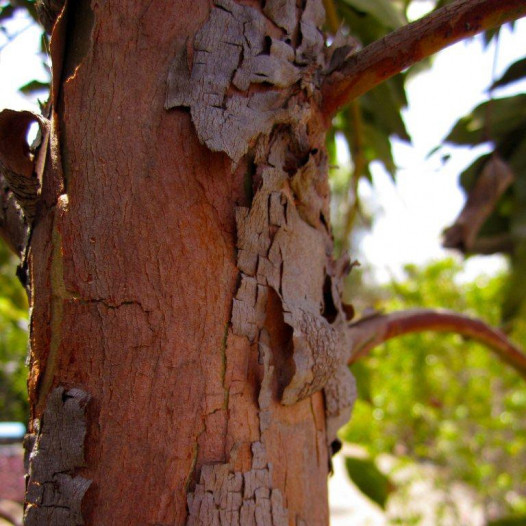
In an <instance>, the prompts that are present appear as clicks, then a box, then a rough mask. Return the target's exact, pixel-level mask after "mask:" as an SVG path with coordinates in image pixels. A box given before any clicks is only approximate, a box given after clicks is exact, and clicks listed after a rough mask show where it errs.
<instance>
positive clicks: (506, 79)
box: [491, 57, 526, 88]
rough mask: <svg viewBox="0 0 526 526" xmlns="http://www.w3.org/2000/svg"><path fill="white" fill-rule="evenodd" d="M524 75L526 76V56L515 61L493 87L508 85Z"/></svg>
mask: <svg viewBox="0 0 526 526" xmlns="http://www.w3.org/2000/svg"><path fill="white" fill-rule="evenodd" d="M524 77H526V57H525V58H522V59H521V60H517V62H514V63H513V64H512V65H511V66H510V67H509V68H508V69H507V70H506V72H505V73H504V75H502V77H500V79H498V80H496V81H495V82H494V83H493V84H492V86H491V87H492V88H499V87H501V86H506V85H508V84H511V83H513V82H516V81H517V80H520V79H522V78H524Z"/></svg>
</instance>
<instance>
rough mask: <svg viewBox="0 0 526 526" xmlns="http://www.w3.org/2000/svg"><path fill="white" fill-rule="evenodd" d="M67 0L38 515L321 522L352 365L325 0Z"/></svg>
mask: <svg viewBox="0 0 526 526" xmlns="http://www.w3.org/2000/svg"><path fill="white" fill-rule="evenodd" d="M70 4H71V5H68V6H67V7H66V9H65V11H64V12H63V13H62V15H61V17H60V18H59V20H58V22H57V24H56V25H55V28H54V33H53V39H52V40H53V42H52V55H53V61H54V62H53V93H52V100H53V110H52V115H51V125H50V135H49V141H48V142H49V146H47V149H46V146H45V143H44V144H43V146H42V147H41V152H40V156H43V155H46V163H45V170H44V176H43V181H42V192H41V201H40V210H39V212H38V215H37V219H36V220H35V223H34V225H35V226H34V228H33V231H32V237H31V244H30V251H29V267H30V280H31V287H32V318H31V355H30V360H31V374H30V382H29V388H30V400H31V407H32V416H31V432H32V433H31V435H30V436H28V439H27V444H26V447H27V449H28V451H29V452H30V455H29V458H28V469H29V475H30V478H29V485H28V493H27V506H26V518H25V521H26V524H38V525H44V524H57V525H58V524H82V521H84V523H85V524H90V525H110V524H127V525H145V524H151V525H154V524H156V525H168V524H170V525H173V524H185V523H187V524H206V525H208V524H242V525H246V524H256V523H257V524H268V525H282V524H309V525H321V524H326V523H327V522H328V509H327V489H326V478H327V473H328V465H329V453H328V444H329V443H330V442H331V441H332V440H333V439H334V436H335V434H334V433H335V429H336V428H337V426H338V424H339V422H341V421H344V420H346V419H347V418H348V416H349V407H350V405H351V403H352V397H353V392H352V389H353V384H352V379H350V378H349V377H348V373H347V372H346V371H347V369H346V368H345V367H344V366H343V364H344V363H345V361H346V359H347V357H346V356H345V353H344V352H343V349H346V348H348V346H347V345H343V343H344V342H343V341H342V338H343V336H342V335H343V331H342V330H341V329H342V327H343V324H344V322H345V315H344V308H343V306H342V305H341V304H340V300H339V290H340V279H341V276H342V275H343V274H344V273H346V272H348V270H349V268H350V265H349V264H348V260H346V259H344V260H342V261H339V262H335V261H333V260H332V256H331V254H332V241H331V236H330V230H329V226H328V222H329V210H328V197H329V195H328V185H327V158H326V154H325V150H324V131H325V129H324V126H325V125H324V123H323V121H322V118H321V116H320V114H319V112H318V110H317V101H318V96H319V88H320V83H319V76H320V71H321V70H322V69H323V68H324V67H326V61H327V60H329V58H328V57H327V56H326V55H327V52H326V51H325V50H324V46H323V38H322V35H321V32H320V29H319V27H320V25H321V23H322V18H323V11H322V9H321V6H320V4H319V3H318V2H317V0H308V1H307V2H306V4H305V8H304V9H300V8H296V7H295V3H292V4H289V3H287V4H283V5H282V4H281V3H280V2H277V1H275V2H272V1H267V2H266V7H265V13H262V12H261V9H260V8H259V7H258V5H257V4H258V3H257V2H247V3H246V5H240V4H236V3H234V2H232V1H231V0H220V1H217V2H216V5H215V6H214V7H212V8H210V6H209V2H207V1H201V0H197V1H196V0H193V1H192V2H188V1H186V0H185V1H180V2H162V3H160V2H153V3H152V2H151V0H149V1H136V2H127V1H122V0H115V1H112V2H104V1H100V2H99V1H93V2H92V4H91V7H90V5H89V2H87V1H86V0H83V1H78V2H75V3H73V2H71V3H70ZM248 4H250V5H248ZM284 6H285V7H284ZM42 152H44V153H42ZM338 400H339V401H338Z"/></svg>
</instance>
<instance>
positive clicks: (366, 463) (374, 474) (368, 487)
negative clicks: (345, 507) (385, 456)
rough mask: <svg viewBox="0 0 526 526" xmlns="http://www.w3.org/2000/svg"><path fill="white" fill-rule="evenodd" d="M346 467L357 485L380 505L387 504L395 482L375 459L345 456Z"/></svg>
mask: <svg viewBox="0 0 526 526" xmlns="http://www.w3.org/2000/svg"><path fill="white" fill-rule="evenodd" d="M345 468H346V469H347V474H348V475H349V477H350V479H351V480H352V481H353V483H354V484H355V485H356V487H357V488H358V489H359V490H360V491H361V492H362V493H363V494H364V495H365V496H366V497H368V498H369V499H371V500H372V501H373V502H376V504H378V506H380V507H381V508H382V509H385V504H386V502H387V498H388V497H389V493H391V491H392V488H393V484H392V483H391V481H390V480H389V478H388V477H387V476H386V475H384V474H383V473H382V472H381V471H380V470H379V469H378V468H377V467H376V463H375V462H374V460H371V459H363V458H358V457H345Z"/></svg>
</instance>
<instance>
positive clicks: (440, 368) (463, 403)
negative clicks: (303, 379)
mask: <svg viewBox="0 0 526 526" xmlns="http://www.w3.org/2000/svg"><path fill="white" fill-rule="evenodd" d="M405 271H406V275H407V279H406V280H405V281H403V282H401V283H393V284H391V285H390V286H389V287H388V289H387V292H388V293H389V296H390V298H391V299H390V300H388V301H386V303H385V308H386V310H388V311H395V310H399V309H406V308H412V307H415V306H422V305H427V306H431V305H442V306H447V307H448V308H450V309H453V310H457V311H461V312H464V313H468V314H471V315H473V316H478V317H481V318H483V319H485V320H486V321H488V322H490V323H492V324H497V323H498V321H499V319H500V315H501V312H500V310H501V308H500V305H501V303H502V301H501V300H502V297H503V294H504V288H505V283H506V275H501V276H498V277H495V278H478V279H477V280H475V281H474V282H473V283H461V282H460V280H459V275H460V271H461V267H460V266H459V265H458V264H457V263H454V262H453V261H452V260H445V261H440V262H436V263H432V264H430V265H429V266H427V267H425V268H423V269H418V268H417V267H415V266H408V267H407V268H406V270H405ZM514 336H515V338H516V339H517V341H524V338H525V337H526V325H522V326H521V325H520V324H519V325H517V327H516V333H515V335H514ZM357 366H358V367H359V371H355V372H356V373H357V377H358V378H359V379H360V378H361V381H360V382H359V385H358V387H359V400H358V401H357V404H356V407H355V410H354V414H353V418H352V420H351V422H350V423H349V424H348V425H347V427H346V428H345V429H344V430H343V432H342V435H341V436H342V438H343V439H344V440H345V441H347V442H352V443H357V444H360V445H362V446H363V447H364V448H365V449H366V450H367V452H368V453H369V454H370V455H371V457H372V458H375V457H376V456H377V455H379V454H380V453H389V454H392V455H397V456H399V457H401V458H406V459H412V460H413V461H414V462H430V463H432V464H433V465H435V466H438V467H440V468H442V471H441V472H442V473H445V480H446V482H448V483H452V482H453V481H462V482H464V483H467V484H469V485H470V486H471V487H473V488H474V489H476V491H477V493H478V495H479V496H480V499H481V501H482V502H483V504H484V506H485V507H486V509H492V510H495V509H497V510H498V512H499V514H502V513H504V512H505V511H509V512H512V513H519V512H522V513H524V511H525V510H526V493H525V492H524V488H526V473H525V472H524V465H526V384H525V383H524V381H523V380H522V379H521V378H520V377H519V376H518V375H517V374H515V373H514V372H513V371H512V370H510V369H509V368H508V367H507V366H506V365H504V364H502V363H500V362H499V361H497V360H496V358H495V357H494V355H493V354H492V353H490V352H488V351H487V350H486V349H484V348H483V347H481V346H479V345H478V344H475V343H472V342H469V341H465V340H463V339H462V338H461V337H459V336H457V335H437V334H429V333H422V334H415V335H408V336H405V337H404V338H399V339H395V340H392V341H390V342H389V343H387V344H385V345H383V346H382V347H380V348H378V349H377V350H376V351H374V352H373V354H372V355H371V356H370V357H369V358H368V359H366V360H365V361H364V362H363V363H361V364H357Z"/></svg>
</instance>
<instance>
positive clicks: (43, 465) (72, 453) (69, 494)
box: [24, 387, 91, 526]
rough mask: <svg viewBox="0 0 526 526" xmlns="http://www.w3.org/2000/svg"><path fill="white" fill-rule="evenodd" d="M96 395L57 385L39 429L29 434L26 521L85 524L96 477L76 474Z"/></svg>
mask: <svg viewBox="0 0 526 526" xmlns="http://www.w3.org/2000/svg"><path fill="white" fill-rule="evenodd" d="M89 399H90V396H89V395H88V394H87V393H85V392H84V391H82V390H80V389H70V390H69V391H65V390H64V389H63V388H61V387H57V388H56V389H54V390H53V391H52V392H51V393H50V396H49V400H48V403H47V406H46V409H45V411H44V414H43V415H42V418H41V420H40V422H39V423H38V424H37V423H36V422H35V423H34V427H35V433H33V434H31V435H27V436H26V439H25V443H24V445H25V448H26V470H27V489H26V503H25V512H24V524H25V525H26V526H43V525H49V526H64V525H68V526H77V525H82V524H84V521H83V519H82V513H81V503H82V498H83V497H84V494H85V493H86V491H87V489H88V488H89V486H90V484H91V481H89V480H87V479H85V478H83V477H81V476H76V475H75V471H76V469H77V468H79V467H81V466H84V463H85V461H84V438H85V435H86V419H85V408H86V405H87V403H88V402H89Z"/></svg>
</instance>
